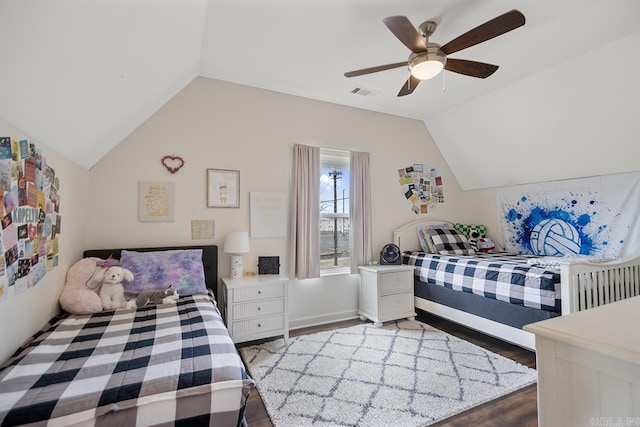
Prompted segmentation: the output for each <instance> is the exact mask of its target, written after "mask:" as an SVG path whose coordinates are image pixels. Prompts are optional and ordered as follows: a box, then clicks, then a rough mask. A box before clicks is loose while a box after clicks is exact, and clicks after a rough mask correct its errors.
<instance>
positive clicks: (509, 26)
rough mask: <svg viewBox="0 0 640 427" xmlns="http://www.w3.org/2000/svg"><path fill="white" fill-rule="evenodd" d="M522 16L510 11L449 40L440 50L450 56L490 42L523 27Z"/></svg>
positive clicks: (523, 20)
mask: <svg viewBox="0 0 640 427" xmlns="http://www.w3.org/2000/svg"><path fill="white" fill-rule="evenodd" d="M524 22H525V19H524V15H523V14H522V13H520V12H519V11H517V10H515V9H514V10H512V11H510V12H507V13H505V14H502V15H500V16H498V17H496V18H493V19H492V20H490V21H487V22H485V23H484V24H482V25H479V26H477V27H476V28H474V29H473V30H469V31H467V32H466V33H464V34H463V35H461V36H459V37H457V38H455V39H453V40H451V41H450V42H449V43H447V44H445V45H444V46H442V47H441V48H440V50H442V51H443V52H444V53H445V54H447V55H450V54H452V53H453V52H457V51H459V50H462V49H466V48H468V47H471V46H475V45H477V44H478V43H482V42H485V41H487V40H491V39H492V38H494V37H498V36H499V35H502V34H504V33H507V32H509V31H511V30H515V29H516V28H518V27H521V26H523V25H524Z"/></svg>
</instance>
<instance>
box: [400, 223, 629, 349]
mask: <svg viewBox="0 0 640 427" xmlns="http://www.w3.org/2000/svg"><path fill="white" fill-rule="evenodd" d="M443 223H447V224H449V225H450V226H453V224H452V223H451V222H449V221H443V220H435V219H430V220H418V221H412V222H410V223H408V224H405V225H403V226H401V227H399V228H397V229H396V230H394V232H393V239H394V243H395V244H396V245H398V247H399V248H400V251H401V253H402V254H403V256H402V259H403V263H404V264H409V265H414V267H415V268H414V294H415V306H416V308H418V309H420V310H423V311H426V312H429V313H431V314H435V315H437V316H440V317H443V318H445V319H448V320H452V321H454V322H456V323H460V324H462V325H465V326H468V327H470V328H472V329H476V330H478V331H481V332H483V333H486V334H489V335H492V336H495V337H497V338H500V339H503V340H505V341H509V342H512V343H514V344H517V345H519V346H522V347H525V348H528V349H531V350H534V349H535V338H534V336H533V334H531V333H529V332H526V331H524V330H523V329H522V327H523V326H524V325H526V324H529V323H533V322H537V321H541V320H545V319H548V318H551V317H555V316H560V315H566V314H570V313H573V312H576V311H582V310H587V309H589V308H593V307H597V306H600V305H604V304H608V303H610V302H614V301H618V300H621V299H625V298H630V297H633V296H636V295H640V257H633V258H629V259H623V260H613V261H609V262H600V261H598V260H589V261H587V260H581V259H578V258H573V259H571V258H567V259H566V260H560V259H559V260H558V262H555V263H554V264H556V265H554V266H553V267H555V268H552V267H550V266H549V265H545V263H544V262H540V263H539V264H540V265H535V262H536V261H534V262H531V261H530V260H531V259H532V258H535V257H534V256H531V255H529V256H527V255H524V256H522V255H515V254H505V253H497V254H488V255H484V256H483V255H480V256H473V255H472V256H469V255H439V254H425V253H424V251H423V250H422V249H420V244H419V241H418V235H417V232H416V228H417V227H419V226H424V227H433V226H436V224H443ZM547 264H549V263H547ZM489 276H491V280H494V279H495V280H498V283H497V284H496V283H495V282H491V283H489V282H487V278H488V277H489ZM516 276H517V277H516ZM500 280H501V281H502V282H501V283H500ZM509 283H517V286H515V290H514V287H509V286H508V284H509ZM461 291H462V292H461Z"/></svg>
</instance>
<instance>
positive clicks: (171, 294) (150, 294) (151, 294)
mask: <svg viewBox="0 0 640 427" xmlns="http://www.w3.org/2000/svg"><path fill="white" fill-rule="evenodd" d="M178 297H179V295H178V291H176V288H175V287H174V286H173V285H171V286H169V287H168V288H167V289H160V290H151V291H143V292H140V293H139V294H138V295H137V296H136V297H135V298H134V299H132V300H130V301H129V302H127V308H140V307H144V306H146V305H154V304H170V303H174V302H176V301H177V300H178Z"/></svg>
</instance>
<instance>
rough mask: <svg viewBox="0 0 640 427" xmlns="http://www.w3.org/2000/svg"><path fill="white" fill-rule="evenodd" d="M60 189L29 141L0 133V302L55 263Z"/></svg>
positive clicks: (40, 277)
mask: <svg viewBox="0 0 640 427" xmlns="http://www.w3.org/2000/svg"><path fill="white" fill-rule="evenodd" d="M59 188H60V183H59V181H58V178H57V177H56V174H55V170H54V169H53V167H52V166H51V165H49V164H47V160H46V158H45V157H44V155H43V154H42V152H41V151H40V149H39V148H37V147H36V145H35V144H34V143H33V142H31V141H29V140H28V139H22V140H19V141H17V140H15V139H12V138H11V137H10V136H0V196H2V206H1V207H0V209H1V210H2V215H1V216H2V230H1V231H0V302H2V301H6V300H7V299H8V298H10V297H11V296H16V295H19V294H21V293H22V292H24V291H25V290H27V289H29V288H32V287H34V286H36V285H37V284H38V282H39V281H40V280H42V278H43V277H44V276H45V274H46V273H47V271H50V270H51V269H53V268H54V267H56V266H57V265H58V251H59V248H58V234H59V233H60V221H61V217H60V215H59V212H60V195H59V194H58V190H59Z"/></svg>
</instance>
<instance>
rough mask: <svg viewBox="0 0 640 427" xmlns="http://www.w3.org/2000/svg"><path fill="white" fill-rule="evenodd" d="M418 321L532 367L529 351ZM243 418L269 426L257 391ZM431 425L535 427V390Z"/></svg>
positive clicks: (435, 320)
mask: <svg viewBox="0 0 640 427" xmlns="http://www.w3.org/2000/svg"><path fill="white" fill-rule="evenodd" d="M417 319H418V320H420V321H421V322H424V323H427V324H429V325H431V326H433V327H435V328H438V329H440V330H441V331H445V332H448V333H450V334H451V335H454V336H457V337H459V338H462V339H464V340H467V341H469V342H472V343H474V344H476V345H478V346H481V347H484V348H486V349H488V350H491V351H493V352H495V353H498V354H501V355H502V356H505V357H508V358H509V359H512V360H515V361H516V362H518V363H521V364H523V365H526V366H528V367H530V368H535V367H536V356H535V353H534V352H532V351H528V350H525V349H523V348H520V347H518V346H515V345H511V344H508V343H506V342H504V341H500V340H498V339H495V338H492V337H489V336H487V335H484V334H481V333H479V332H476V331H473V330H471V329H469V328H465V327H464V326H460V325H457V324H455V323H452V322H449V321H447V320H444V319H441V318H439V317H437V316H433V315H430V314H427V313H424V312H421V311H419V313H418V317H417ZM360 323H362V322H361V321H360V320H359V319H354V320H348V321H345V322H339V323H332V324H329V325H321V326H315V327H311V328H305V329H297V330H295V331H291V334H290V335H291V336H292V337H295V336H299V335H306V334H313V333H315V332H320V331H326V330H332V329H338V328H346V327H349V326H353V325H357V324H360ZM255 343H256V342H251V343H243V344H239V345H238V347H243V346H246V345H251V344H255ZM246 419H247V423H248V425H249V427H271V426H273V424H272V423H271V419H270V418H269V414H268V413H267V410H266V408H265V406H264V403H263V402H262V398H261V397H260V395H259V394H258V392H257V390H253V391H252V392H251V395H250V396H249V401H248V403H247V413H246ZM433 425H434V426H454V427H458V426H465V427H466V426H471V425H472V426H474V427H481V426H492V427H493V426H523V427H529V426H531V427H534V426H537V425H538V414H537V387H536V385H535V384H533V385H531V386H528V387H525V388H523V389H521V390H518V391H516V392H514V393H512V394H510V395H508V396H506V397H503V398H501V399H497V400H494V401H491V402H487V403H485V404H483V405H480V406H477V407H475V408H472V409H470V410H468V411H466V412H462V413H460V414H458V415H455V416H453V417H451V418H448V419H446V420H443V421H441V422H439V423H437V424H433Z"/></svg>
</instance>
